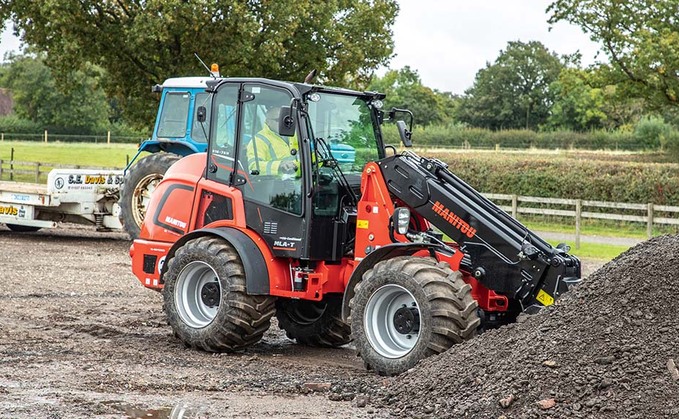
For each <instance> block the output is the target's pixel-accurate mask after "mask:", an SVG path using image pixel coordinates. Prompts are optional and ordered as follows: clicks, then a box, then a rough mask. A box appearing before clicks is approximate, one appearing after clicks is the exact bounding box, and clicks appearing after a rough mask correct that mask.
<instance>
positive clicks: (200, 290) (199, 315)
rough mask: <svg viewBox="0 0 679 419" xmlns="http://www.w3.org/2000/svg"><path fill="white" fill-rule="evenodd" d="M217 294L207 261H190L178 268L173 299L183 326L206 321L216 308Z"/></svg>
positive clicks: (218, 288)
mask: <svg viewBox="0 0 679 419" xmlns="http://www.w3.org/2000/svg"><path fill="white" fill-rule="evenodd" d="M221 295H222V291H221V286H220V284H219V277H218V276H217V272H215V270H214V269H213V268H212V266H210V264H209V263H206V262H203V261H193V262H190V263H189V264H187V265H186V266H185V267H184V268H183V269H182V270H181V272H179V275H178V278H177V284H176V285H175V289H174V299H175V304H176V306H177V313H178V314H179V318H180V319H181V320H182V322H184V323H185V324H186V325H187V326H189V327H193V328H196V329H199V328H201V327H205V326H207V325H209V324H210V323H211V322H212V320H214V318H215V316H216V315H217V311H219V303H220V300H221Z"/></svg>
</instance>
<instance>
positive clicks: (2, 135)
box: [0, 132, 5, 141]
mask: <svg viewBox="0 0 679 419" xmlns="http://www.w3.org/2000/svg"><path fill="white" fill-rule="evenodd" d="M0 141H5V133H4V132H3V133H2V134H0Z"/></svg>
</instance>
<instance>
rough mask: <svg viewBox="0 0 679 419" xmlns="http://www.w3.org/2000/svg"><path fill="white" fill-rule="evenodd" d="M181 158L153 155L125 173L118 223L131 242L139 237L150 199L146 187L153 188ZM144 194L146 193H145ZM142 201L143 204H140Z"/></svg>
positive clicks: (169, 154) (177, 156)
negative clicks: (121, 225)
mask: <svg viewBox="0 0 679 419" xmlns="http://www.w3.org/2000/svg"><path fill="white" fill-rule="evenodd" d="M179 159H181V156H179V155H177V154H173V153H154V154H150V155H148V156H146V157H144V158H142V159H140V160H139V161H138V162H137V163H136V164H135V165H134V166H132V167H130V170H128V171H127V175H126V176H125V179H124V182H123V185H122V187H121V188H120V200H119V201H118V205H120V216H119V217H118V218H120V222H121V223H122V224H123V229H124V230H125V231H126V232H127V234H129V235H130V238H131V239H132V240H134V239H136V238H138V237H139V232H140V231H141V224H142V222H143V220H144V215H145V214H146V207H145V205H148V200H149V199H150V193H149V192H148V187H149V186H153V187H155V186H156V185H157V184H158V183H159V182H160V181H161V180H162V179H163V176H165V172H167V169H169V168H170V166H172V165H173V164H174V163H176V162H177V161H178V160H179ZM145 192H146V193H145ZM142 201H144V202H142Z"/></svg>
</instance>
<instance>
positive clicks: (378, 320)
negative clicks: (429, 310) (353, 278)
mask: <svg viewBox="0 0 679 419" xmlns="http://www.w3.org/2000/svg"><path fill="white" fill-rule="evenodd" d="M404 307H406V308H410V307H412V308H414V309H416V310H417V311H418V313H419V308H418V304H417V300H415V297H413V295H412V294H411V293H410V292H409V291H408V290H406V289H405V288H403V287H402V286H400V285H393V284H389V285H384V286H382V287H380V288H379V289H378V290H377V291H375V292H374V293H373V294H372V295H371V296H370V299H369V300H368V304H367V305H366V307H365V314H364V316H363V327H364V329H365V334H366V337H367V338H368V341H369V342H370V346H372V348H373V349H374V350H375V351H376V352H377V353H378V354H380V355H381V356H383V357H385V358H392V359H394V358H401V357H403V356H405V355H406V354H408V353H409V352H410V351H411V350H412V349H413V348H414V347H415V345H416V344H417V341H418V340H419V332H413V333H408V334H402V333H400V332H399V331H398V330H397V329H396V326H395V324H394V316H396V314H397V311H398V310H399V309H401V308H404ZM417 325H418V330H419V326H420V321H419V320H418V324H417Z"/></svg>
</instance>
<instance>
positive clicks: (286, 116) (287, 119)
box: [278, 106, 296, 137]
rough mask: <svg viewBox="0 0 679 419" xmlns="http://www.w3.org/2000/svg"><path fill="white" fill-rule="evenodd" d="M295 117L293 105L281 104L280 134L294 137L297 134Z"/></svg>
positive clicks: (279, 115)
mask: <svg viewBox="0 0 679 419" xmlns="http://www.w3.org/2000/svg"><path fill="white" fill-rule="evenodd" d="M295 125H296V124H295V118H294V117H293V112H292V107H291V106H281V111H280V113H279V114H278V135H280V136H283V137H292V136H293V135H295Z"/></svg>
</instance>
